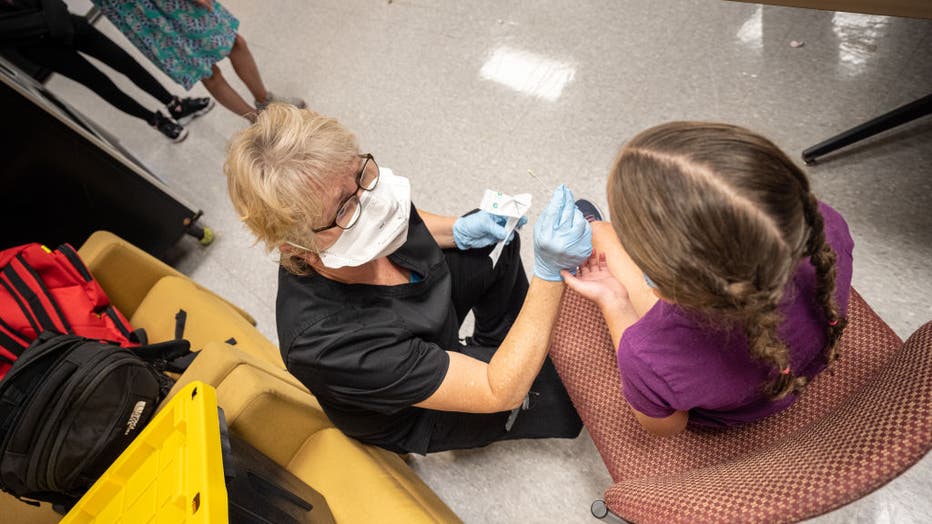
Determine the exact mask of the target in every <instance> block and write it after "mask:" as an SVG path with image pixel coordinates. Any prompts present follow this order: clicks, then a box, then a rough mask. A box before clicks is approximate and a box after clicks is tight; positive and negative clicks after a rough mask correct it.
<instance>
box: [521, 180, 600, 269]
mask: <svg viewBox="0 0 932 524" xmlns="http://www.w3.org/2000/svg"><path fill="white" fill-rule="evenodd" d="M591 254H592V227H591V226H590V225H589V222H587V221H586V219H585V217H583V214H582V211H580V210H579V209H577V208H576V204H575V200H574V198H573V192H572V191H570V190H569V188H567V187H566V185H565V184H561V185H560V187H558V188H557V189H556V190H554V192H553V197H552V198H551V199H550V203H549V204H548V205H547V209H545V210H544V211H543V212H542V213H541V214H540V218H538V219H537V223H536V224H534V275H536V276H537V277H538V278H542V279H544V280H550V281H553V282H558V281H561V280H563V277H561V276H560V270H561V269H568V270H570V271H571V272H573V274H575V273H576V268H577V267H578V266H579V265H580V264H582V263H583V262H585V261H586V259H588V258H589V255H591Z"/></svg>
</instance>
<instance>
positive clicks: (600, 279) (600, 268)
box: [560, 251, 631, 308]
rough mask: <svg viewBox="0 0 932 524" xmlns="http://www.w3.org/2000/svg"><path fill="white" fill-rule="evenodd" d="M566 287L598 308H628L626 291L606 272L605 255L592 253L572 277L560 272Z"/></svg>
mask: <svg viewBox="0 0 932 524" xmlns="http://www.w3.org/2000/svg"><path fill="white" fill-rule="evenodd" d="M560 273H561V275H563V280H564V281H565V282H566V285H567V286H569V287H570V289H572V290H573V291H575V292H577V293H579V294H580V295H582V296H583V297H585V298H587V299H589V300H591V301H593V302H595V303H596V304H597V305H598V306H599V307H613V308H624V307H630V306H631V302H630V301H629V300H628V290H627V289H625V286H624V285H622V283H621V282H619V281H618V279H616V278H615V276H614V275H612V274H611V272H609V270H608V264H606V262H605V253H596V252H595V251H593V252H592V256H590V257H589V259H588V260H586V261H585V262H583V263H582V265H581V266H579V273H578V274H577V275H576V276H575V277H574V276H573V275H572V274H571V273H570V272H569V271H566V270H563V271H561V272H560Z"/></svg>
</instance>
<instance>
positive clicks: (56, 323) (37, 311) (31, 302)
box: [2, 253, 73, 333]
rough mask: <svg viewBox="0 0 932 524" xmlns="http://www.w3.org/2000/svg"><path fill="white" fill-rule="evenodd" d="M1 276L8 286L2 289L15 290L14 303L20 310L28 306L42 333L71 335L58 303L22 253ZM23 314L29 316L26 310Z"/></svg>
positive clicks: (69, 327)
mask: <svg viewBox="0 0 932 524" xmlns="http://www.w3.org/2000/svg"><path fill="white" fill-rule="evenodd" d="M2 275H3V280H5V281H6V282H7V283H8V284H9V286H4V287H6V288H7V291H11V288H12V289H15V291H16V294H18V295H19V297H18V298H17V300H16V303H17V304H19V306H20V308H25V307H26V305H28V308H29V310H30V311H31V312H32V316H33V317H34V318H35V320H36V323H38V325H39V327H41V328H42V331H57V332H59V333H73V330H72V329H71V325H70V324H68V321H67V320H66V319H65V315H64V314H63V313H62V311H61V308H60V307H59V306H58V302H56V301H55V299H54V298H53V297H52V295H51V293H49V290H48V288H46V287H45V283H44V282H42V279H41V278H40V277H39V274H38V273H36V271H35V269H33V268H32V266H30V265H29V263H28V262H26V259H25V258H24V257H23V254H22V253H20V254H18V255H16V258H14V259H13V260H10V263H9V264H8V265H7V267H5V268H4V269H3V273H2ZM14 296H15V295H14ZM23 313H24V314H26V316H27V317H28V316H29V313H28V312H27V311H26V309H23ZM33 327H35V326H33ZM37 333H38V331H37Z"/></svg>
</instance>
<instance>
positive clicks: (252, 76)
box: [230, 33, 269, 102]
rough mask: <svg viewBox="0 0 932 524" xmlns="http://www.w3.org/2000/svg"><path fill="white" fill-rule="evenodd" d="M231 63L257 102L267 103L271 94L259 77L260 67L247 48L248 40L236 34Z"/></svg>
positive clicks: (231, 52) (231, 51)
mask: <svg viewBox="0 0 932 524" xmlns="http://www.w3.org/2000/svg"><path fill="white" fill-rule="evenodd" d="M230 63H232V64H233V70H234V71H236V75H237V76H238V77H239V78H240V80H242V81H243V83H244V84H246V88H247V89H249V92H250V93H252V96H253V98H255V99H256V101H257V102H266V101H267V99H268V97H269V92H268V91H266V89H265V84H263V83H262V77H261V76H260V75H259V66H257V65H256V60H255V59H254V58H253V57H252V52H250V51H249V47H247V46H246V39H245V38H243V37H242V36H240V35H239V33H237V34H236V39H235V40H234V41H233V49H231V50H230Z"/></svg>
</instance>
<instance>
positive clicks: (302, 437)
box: [0, 231, 459, 524]
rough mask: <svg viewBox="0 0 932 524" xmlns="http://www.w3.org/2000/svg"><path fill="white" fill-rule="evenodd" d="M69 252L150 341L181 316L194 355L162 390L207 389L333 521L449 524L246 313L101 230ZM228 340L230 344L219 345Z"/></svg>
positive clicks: (30, 519) (34, 513) (426, 493)
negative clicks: (358, 437)
mask: <svg viewBox="0 0 932 524" xmlns="http://www.w3.org/2000/svg"><path fill="white" fill-rule="evenodd" d="M79 253H80V255H81V257H82V259H83V260H84V261H85V263H86V264H87V266H88V268H89V269H90V271H91V273H92V274H93V275H94V277H95V278H96V279H97V280H98V281H99V282H100V284H101V285H102V286H103V288H104V290H105V291H106V292H107V295H108V296H109V297H110V300H111V302H112V303H113V304H114V305H115V306H116V307H117V309H119V310H120V311H121V312H122V313H123V314H124V315H126V317H127V318H129V319H130V321H131V323H132V325H133V327H136V328H140V327H141V328H144V329H145V330H146V332H147V334H148V335H149V341H150V342H160V341H163V340H168V339H171V338H174V334H175V314H176V313H177V312H178V310H179V309H184V310H185V312H186V313H187V322H186V326H185V334H184V335H185V338H187V339H188V340H190V341H191V343H192V348H195V349H200V348H203V350H202V352H201V354H200V355H199V356H198V357H197V358H196V359H195V360H194V363H193V364H192V365H191V367H190V368H188V370H187V371H186V372H185V373H184V374H183V375H182V376H181V378H180V379H179V381H178V383H177V384H176V386H175V388H173V390H172V393H174V392H176V391H177V390H178V389H180V388H181V387H182V386H184V385H185V384H187V383H189V382H191V381H193V380H200V381H202V382H205V383H207V384H210V385H211V386H213V387H214V388H216V391H217V403H218V404H219V405H220V407H222V408H223V410H224V413H225V414H226V417H227V422H228V424H229V426H230V429H231V431H233V432H234V433H237V434H238V435H240V436H241V437H242V438H244V439H245V440H246V441H247V442H249V443H250V444H251V445H252V446H253V447H255V448H256V449H258V450H259V451H261V452H262V453H264V454H266V455H267V456H269V457H270V458H271V459H272V460H274V461H275V462H277V463H279V464H280V465H282V466H284V467H285V468H287V469H288V470H289V471H291V472H292V473H293V474H295V475H296V476H297V477H298V478H300V479H301V480H303V481H304V482H306V483H307V484H308V485H310V486H311V487H313V488H314V489H316V490H317V491H318V492H320V493H321V494H322V495H324V497H326V499H327V502H328V504H329V505H330V509H331V511H332V512H333V514H334V516H335V517H336V519H337V522H340V523H341V524H342V523H349V524H353V523H356V522H360V523H369V522H380V523H391V522H397V523H421V522H459V519H458V518H457V517H456V515H455V514H454V513H453V512H452V511H451V510H450V509H449V508H448V507H447V506H446V505H445V504H444V503H443V501H441V500H440V498H438V497H437V495H436V494H435V493H434V492H433V491H431V489H430V488H429V487H428V486H427V485H426V484H424V482H423V481H422V480H421V479H420V478H418V477H417V475H415V474H414V472H413V471H411V469H410V468H409V467H408V466H407V465H406V464H405V463H404V461H403V460H401V458H400V457H398V456H397V455H396V454H394V453H391V452H388V451H385V450H382V449H379V448H375V447H371V446H367V445H364V444H360V443H359V442H357V441H355V440H353V439H351V438H348V437H346V436H345V435H344V434H343V433H342V432H341V431H340V430H338V429H336V428H335V427H334V426H333V424H332V423H331V422H330V420H329V419H328V418H327V416H326V415H325V414H324V412H323V410H322V409H321V408H320V405H319V404H318V403H317V401H316V400H315V399H314V397H313V396H312V395H311V394H310V393H309V392H308V391H307V389H306V388H305V387H304V386H303V385H302V384H301V383H300V382H298V380H297V379H295V378H294V377H293V376H291V375H290V374H289V373H288V372H287V371H285V369H284V364H283V362H282V359H281V355H280V353H279V351H278V348H277V347H276V346H275V345H273V344H272V343H271V342H270V341H269V340H268V339H266V338H265V337H264V336H262V334H261V333H260V332H259V331H258V330H257V329H256V328H255V321H254V320H253V318H252V317H251V316H250V315H249V314H248V313H246V312H245V311H243V310H242V309H240V308H239V307H237V306H235V305H234V304H232V303H230V302H228V301H227V300H225V299H223V298H221V297H220V296H218V295H216V294H214V293H212V292H211V291H209V290H207V289H205V288H203V287H201V286H199V285H198V284H197V283H195V282H193V281H192V280H191V279H189V278H188V277H186V276H184V275H183V274H181V273H179V272H178V271H177V270H175V269H173V268H172V267H170V266H168V265H167V264H164V263H163V262H161V261H159V260H157V259H155V258H154V257H152V256H150V255H149V254H147V253H145V252H144V251H142V250H140V249H138V248H137V247H135V246H133V245H132V244H130V243H128V242H126V241H124V240H122V239H121V238H119V237H117V236H115V235H113V234H111V233H107V232H101V231H98V232H96V233H94V234H93V235H92V236H91V237H90V238H89V239H88V240H87V242H85V244H84V245H83V246H82V247H81V249H80V250H79ZM229 338H234V339H236V345H235V346H230V345H227V344H224V343H223V341H225V340H228V339H229ZM0 515H2V518H0V520H2V521H3V522H8V521H9V522H16V523H18V524H19V523H22V524H33V523H35V524H44V523H47V522H57V520H58V516H57V515H56V514H54V513H53V512H52V511H51V510H50V509H49V507H48V505H47V504H43V506H42V507H41V508H32V507H30V506H27V505H26V504H23V503H22V502H19V501H17V500H15V499H13V498H12V497H10V496H9V495H6V494H0Z"/></svg>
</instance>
